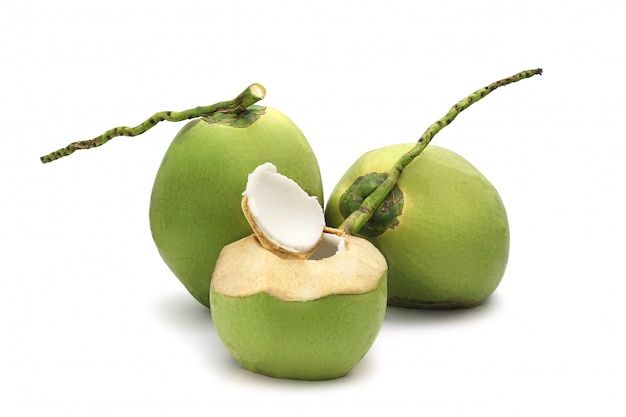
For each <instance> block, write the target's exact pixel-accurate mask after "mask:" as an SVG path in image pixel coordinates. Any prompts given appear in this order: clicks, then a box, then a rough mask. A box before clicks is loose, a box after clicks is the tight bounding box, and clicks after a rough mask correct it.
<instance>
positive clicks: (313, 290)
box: [212, 163, 387, 301]
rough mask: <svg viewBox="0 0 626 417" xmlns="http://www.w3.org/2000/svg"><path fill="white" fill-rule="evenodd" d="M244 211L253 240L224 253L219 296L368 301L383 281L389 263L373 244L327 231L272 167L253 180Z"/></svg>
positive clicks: (313, 207)
mask: <svg viewBox="0 0 626 417" xmlns="http://www.w3.org/2000/svg"><path fill="white" fill-rule="evenodd" d="M242 208H243V211H244V213H245V215H246V218H247V219H248V222H249V223H250V225H251V226H252V229H253V230H254V233H255V234H254V235H250V236H248V237H245V238H243V239H241V240H239V241H236V242H234V243H231V244H230V245H226V246H225V247H224V248H223V249H222V252H221V253H220V257H219V258H218V261H217V263H216V265H215V270H214V272H213V278H212V285H213V290H214V291H216V292H218V293H220V294H222V295H228V296H231V297H245V296H250V295H253V294H257V293H260V292H266V293H268V294H270V295H272V296H274V297H276V298H279V299H281V300H284V301H309V300H316V299H319V298H322V297H325V296H328V295H332V294H363V293H366V292H369V291H372V290H374V289H376V287H377V286H378V285H379V283H380V280H381V279H382V278H383V277H384V276H385V273H386V271H387V263H386V261H385V258H384V257H383V256H382V254H381V253H380V252H379V251H378V250H377V249H376V248H375V247H374V246H373V245H372V244H371V243H369V242H368V241H367V240H365V239H361V238H358V237H354V236H347V235H344V234H343V231H341V230H337V229H330V228H326V227H325V221H324V213H323V210H322V208H321V206H320V205H319V203H318V201H317V199H316V198H315V197H311V196H309V195H308V194H307V193H306V192H305V191H304V190H302V189H301V188H300V186H299V185H298V184H297V183H296V182H294V181H293V180H291V179H289V178H287V177H285V176H284V175H281V174H279V173H278V172H277V169H276V167H275V166H274V165H272V164H271V163H265V164H263V165H260V166H259V167H257V168H256V169H255V170H254V172H252V173H251V174H250V175H249V177H248V184H247V187H246V190H245V191H244V193H243V199H242Z"/></svg>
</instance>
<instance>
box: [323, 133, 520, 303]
mask: <svg viewBox="0 0 626 417" xmlns="http://www.w3.org/2000/svg"><path fill="white" fill-rule="evenodd" d="M412 147H413V144H404V145H393V146H389V147H385V148H381V149H376V150H373V151H371V152H368V153H366V154H364V155H363V156H361V158H359V159H358V160H357V161H356V162H355V163H354V164H353V165H352V166H351V167H350V169H349V170H348V171H347V172H346V174H345V175H344V176H343V177H342V179H341V180H340V181H339V183H338V184H337V186H336V187H335V189H334V190H333V192H332V194H331V196H330V199H329V201H328V204H327V207H326V222H327V224H328V225H329V226H332V227H337V226H339V225H340V224H342V223H343V222H344V220H345V218H344V216H343V215H342V214H341V212H340V208H339V199H340V198H341V196H342V195H343V194H344V192H345V191H346V190H347V189H348V187H349V186H350V185H351V184H352V183H354V181H355V180H356V179H357V178H358V177H360V176H362V175H365V174H368V173H370V172H386V170H388V169H389V166H391V165H393V163H394V162H395V161H396V160H398V158H400V157H401V156H402V155H403V154H405V153H406V152H407V151H409V150H410V149H411V148H412ZM397 185H398V187H399V189H400V191H401V192H402V193H403V197H404V207H403V210H402V214H401V215H400V216H399V217H397V219H398V220H399V223H398V225H397V226H396V227H395V228H389V229H387V230H386V231H385V232H384V233H382V234H381V235H380V236H378V237H369V238H368V239H369V240H370V241H371V242H372V243H373V244H374V245H375V246H376V247H377V248H378V249H379V250H380V251H381V252H382V253H383V255H384V256H385V258H386V259H387V263H388V266H389V272H388V275H389V303H390V304H392V305H398V306H405V307H419V308H434V309H448V308H460V307H471V306H475V305H478V304H480V303H482V302H483V301H484V300H485V299H486V298H487V297H488V296H489V295H490V294H491V293H492V292H493V291H494V290H495V289H496V287H497V286H498V284H499V283H500V280H501V279H502V276H503V274H504V270H505V268H506V263H507V258H508V252H509V228H508V222H507V217H506V212H505V209H504V206H503V205H502V201H501V200H500V197H499V195H498V192H497V191H496V190H495V188H494V187H493V186H492V185H491V184H490V183H489V181H488V180H487V179H486V178H485V177H484V176H483V175H482V174H481V173H480V172H479V171H478V170H477V169H476V168H474V167H473V166H472V165H471V164H470V163H469V162H467V161H466V160H465V159H463V158H461V157H460V156H459V155H457V154H455V153H454V152H452V151H449V150H447V149H444V148H440V147H436V146H433V145H431V146H430V147H428V148H427V149H426V150H424V151H423V153H422V154H421V155H420V156H419V157H418V158H417V159H416V160H415V161H414V163H412V164H409V165H408V166H407V167H406V168H405V169H404V172H403V174H402V176H400V178H399V180H398V182H397Z"/></svg>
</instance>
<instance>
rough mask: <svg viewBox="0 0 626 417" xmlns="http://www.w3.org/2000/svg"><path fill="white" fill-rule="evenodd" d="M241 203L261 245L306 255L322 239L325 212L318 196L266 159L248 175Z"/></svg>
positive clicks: (306, 256)
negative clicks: (308, 191) (307, 191)
mask: <svg viewBox="0 0 626 417" xmlns="http://www.w3.org/2000/svg"><path fill="white" fill-rule="evenodd" d="M241 205H242V209H243V212H244V214H245V216H246V218H247V219H248V223H250V225H251V226H252V229H253V230H254V232H255V234H256V235H257V237H258V238H259V241H260V243H261V245H262V246H263V247H264V248H266V249H268V250H274V251H278V252H279V253H282V254H284V255H287V256H289V255H292V256H294V257H300V258H308V257H309V255H311V254H312V253H313V252H314V251H315V249H316V248H317V246H318V245H319V243H320V241H321V240H322V234H323V233H324V226H325V220H324V211H323V210H322V207H321V206H320V204H319V202H318V201H317V197H314V196H309V195H308V194H307V193H306V191H304V190H303V189H302V188H300V186H299V185H298V184H297V183H296V182H295V181H294V180H292V179H290V178H287V177H286V176H284V175H281V174H279V173H278V170H277V169H276V166H274V165H273V164H271V163H269V162H267V163H265V164H262V165H259V166H258V167H257V168H256V169H255V170H254V171H253V172H252V173H251V174H250V175H249V176H248V184H247V186H246V190H245V191H244V192H243V199H242V202H241ZM330 242H332V240H331V241H330Z"/></svg>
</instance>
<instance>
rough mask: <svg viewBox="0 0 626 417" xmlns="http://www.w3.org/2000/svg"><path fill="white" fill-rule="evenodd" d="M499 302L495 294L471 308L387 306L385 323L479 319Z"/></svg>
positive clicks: (423, 322)
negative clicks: (444, 308) (446, 308)
mask: <svg viewBox="0 0 626 417" xmlns="http://www.w3.org/2000/svg"><path fill="white" fill-rule="evenodd" d="M499 304H500V301H499V297H498V296H497V295H496V294H493V295H491V296H490V297H489V298H488V299H487V301H485V302H484V303H482V304H480V305H477V306H475V307H471V308H457V309H452V310H424V309H417V308H406V307H395V306H387V314H386V315H385V322H386V323H398V324H410V325H415V324H417V325H424V324H441V323H448V322H458V321H460V320H475V319H480V318H481V317H483V316H486V315H487V314H491V313H492V312H493V311H495V310H497V309H498V305H499Z"/></svg>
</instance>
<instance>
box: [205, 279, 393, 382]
mask: <svg viewBox="0 0 626 417" xmlns="http://www.w3.org/2000/svg"><path fill="white" fill-rule="evenodd" d="M386 304H387V285H386V279H385V277H383V278H382V279H381V280H380V283H379V284H378V286H377V287H376V288H375V289H374V290H373V291H370V292H367V293H363V294H349V295H348V294H346V295H331V296H327V297H323V298H319V299H317V300H312V301H282V300H279V299H277V298H275V297H273V296H271V295H268V294H266V293H258V294H254V295H251V296H248V297H230V296H226V295H222V294H219V293H217V291H214V290H212V291H211V316H212V317H213V323H214V324H215V327H216V329H217V332H218V334H219V336H220V338H221V339H222V341H223V342H224V344H225V345H226V348H227V349H228V351H229V352H230V354H231V355H232V356H233V357H234V358H235V359H236V360H237V361H238V362H239V363H240V364H241V365H242V366H243V367H244V368H245V369H248V370H250V371H253V372H258V373H261V374H264V375H268V376H272V377H276V378H291V379H304V380H320V379H333V378H338V377H341V376H344V375H345V374H347V373H348V372H349V371H350V370H351V369H352V368H353V367H354V366H355V365H356V364H357V363H358V362H359V361H360V360H361V358H362V357H363V356H364V355H365V353H367V351H368V350H369V348H370V346H371V345H372V343H374V340H375V339H376V336H377V334H378V331H379V330H380V327H381V325H382V322H383V319H384V316H385V308H386Z"/></svg>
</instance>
